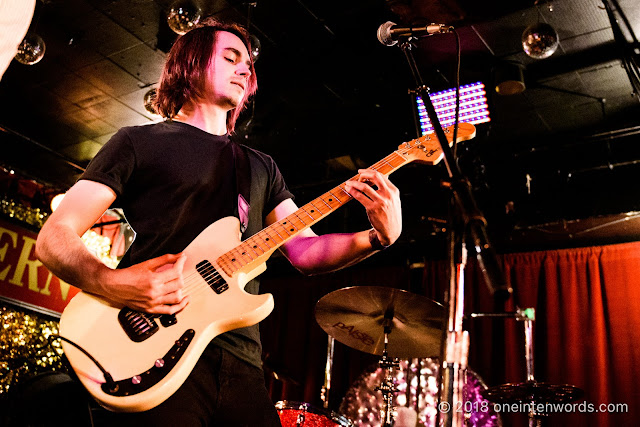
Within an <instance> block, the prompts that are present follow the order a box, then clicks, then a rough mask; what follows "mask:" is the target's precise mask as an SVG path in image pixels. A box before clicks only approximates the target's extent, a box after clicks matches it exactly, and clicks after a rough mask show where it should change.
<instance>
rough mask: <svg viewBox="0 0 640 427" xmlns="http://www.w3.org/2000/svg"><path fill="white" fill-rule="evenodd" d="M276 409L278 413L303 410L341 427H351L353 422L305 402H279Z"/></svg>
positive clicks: (329, 410)
mask: <svg viewBox="0 0 640 427" xmlns="http://www.w3.org/2000/svg"><path fill="white" fill-rule="evenodd" d="M276 409H277V410H279V411H284V410H294V411H301V410H304V411H305V412H309V413H311V414H315V415H321V416H324V417H327V418H328V419H330V420H331V421H334V422H337V423H340V425H341V426H343V427H353V422H352V421H351V420H350V419H349V418H347V417H345V416H344V415H340V414H339V413H337V412H335V411H332V410H331V409H326V408H318V407H317V406H314V405H312V404H310V403H306V402H298V401H295V400H281V401H279V402H278V403H276Z"/></svg>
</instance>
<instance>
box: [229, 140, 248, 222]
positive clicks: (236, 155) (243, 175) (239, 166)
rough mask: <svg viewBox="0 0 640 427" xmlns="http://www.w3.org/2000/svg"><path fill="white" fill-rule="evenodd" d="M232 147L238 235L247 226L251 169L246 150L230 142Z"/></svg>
mask: <svg viewBox="0 0 640 427" xmlns="http://www.w3.org/2000/svg"><path fill="white" fill-rule="evenodd" d="M231 146H232V147H233V161H234V163H235V169H236V190H237V192H238V219H239V220H240V233H244V232H245V231H246V229H247V226H248V225H249V208H250V207H251V206H250V205H249V202H250V197H249V196H250V194H251V167H250V166H249V156H248V155H247V152H246V148H245V147H244V146H241V145H240V144H237V143H235V142H233V141H232V142H231Z"/></svg>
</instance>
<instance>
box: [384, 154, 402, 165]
mask: <svg viewBox="0 0 640 427" xmlns="http://www.w3.org/2000/svg"><path fill="white" fill-rule="evenodd" d="M392 157H393V159H392ZM387 158H388V159H389V162H394V160H395V162H394V163H395V164H394V163H391V164H392V165H393V167H394V168H399V167H400V166H402V165H404V164H405V162H406V159H405V158H404V157H402V156H401V155H400V154H398V153H392V154H390V155H389V156H387Z"/></svg>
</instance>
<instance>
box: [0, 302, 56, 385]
mask: <svg viewBox="0 0 640 427" xmlns="http://www.w3.org/2000/svg"><path fill="white" fill-rule="evenodd" d="M0 314H1V316H2V330H1V331H0V395H2V394H5V393H7V392H8V391H9V390H10V389H11V386H12V385H14V384H16V383H18V382H20V380H22V379H24V378H28V377H31V376H33V375H36V374H40V373H43V372H48V371H62V372H66V367H65V366H64V364H63V361H62V347H61V346H60V341H59V340H51V341H50V337H51V335H56V334H58V322H57V321H55V320H47V319H46V318H44V316H39V315H36V314H29V313H25V312H23V311H20V310H14V309H12V308H11V307H9V306H6V305H2V306H1V308H0Z"/></svg>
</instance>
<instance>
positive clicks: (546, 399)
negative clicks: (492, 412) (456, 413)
mask: <svg viewBox="0 0 640 427" xmlns="http://www.w3.org/2000/svg"><path fill="white" fill-rule="evenodd" d="M482 394H483V395H484V397H485V398H486V399H487V400H489V401H491V402H494V403H520V402H535V403H567V402H573V401H574V400H578V399H581V398H582V396H583V395H584V391H582V390H581V389H579V388H578V387H574V386H572V385H568V384H548V383H539V382H535V381H527V382H524V383H519V384H502V385H498V386H494V387H489V388H487V389H486V390H484V391H483V392H482Z"/></svg>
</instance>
